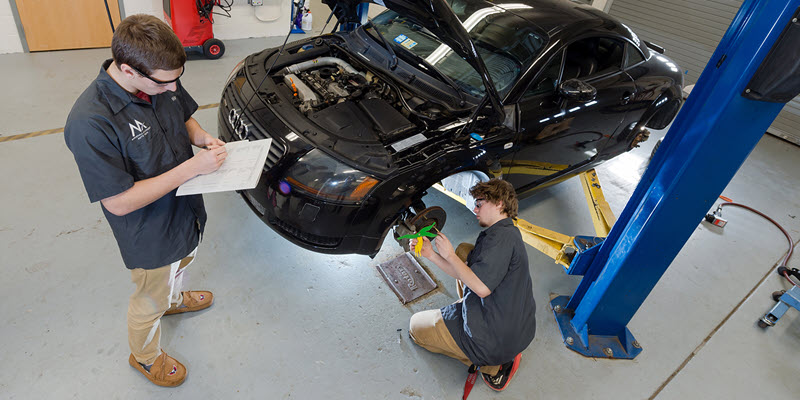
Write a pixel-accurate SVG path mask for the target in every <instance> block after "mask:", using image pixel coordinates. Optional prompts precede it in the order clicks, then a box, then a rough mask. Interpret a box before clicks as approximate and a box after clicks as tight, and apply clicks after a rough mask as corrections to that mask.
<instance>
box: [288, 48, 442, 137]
mask: <svg viewBox="0 0 800 400" xmlns="http://www.w3.org/2000/svg"><path fill="white" fill-rule="evenodd" d="M302 54H303V52H297V53H295V54H294V55H295V57H297V56H302ZM315 55H316V56H311V57H309V58H307V59H302V58H301V59H299V60H297V61H298V62H294V63H291V64H289V65H286V66H285V67H284V68H282V69H280V70H279V71H278V72H276V73H275V74H274V75H273V76H272V77H273V80H274V81H275V82H276V84H277V85H278V87H279V88H284V90H285V93H284V95H285V96H287V97H289V96H290V97H291V99H292V104H293V106H294V108H295V109H297V110H298V111H299V112H300V113H302V114H303V115H304V116H306V117H307V118H308V119H309V120H310V121H312V122H313V123H315V124H317V125H318V126H320V127H321V128H323V129H325V130H326V131H328V132H330V133H332V134H335V135H337V136H340V137H343V138H347V139H348V140H353V141H356V142H381V143H383V144H389V143H391V142H396V141H398V140H402V139H404V138H406V137H409V136H412V135H414V134H415V133H419V132H420V131H422V130H425V129H428V128H431V127H434V126H438V125H441V124H442V123H444V122H446V121H445V119H447V118H442V117H443V116H446V115H447V112H446V110H443V108H444V107H441V106H440V105H439V104H437V103H435V102H432V101H430V100H427V99H425V98H423V97H421V96H419V95H417V94H414V93H412V92H411V91H409V90H406V89H405V88H401V87H399V86H398V85H397V84H396V83H392V82H389V81H388V80H387V79H385V78H382V77H380V76H378V75H377V74H375V73H373V72H372V71H370V70H369V69H367V68H365V67H364V65H362V64H361V62H360V61H356V62H354V61H353V59H352V57H350V56H348V55H347V54H346V53H345V52H344V51H341V50H339V51H330V52H328V53H327V54H324V55H322V56H320V55H318V54H315ZM354 65H355V66H354ZM356 66H357V67H358V68H356Z"/></svg>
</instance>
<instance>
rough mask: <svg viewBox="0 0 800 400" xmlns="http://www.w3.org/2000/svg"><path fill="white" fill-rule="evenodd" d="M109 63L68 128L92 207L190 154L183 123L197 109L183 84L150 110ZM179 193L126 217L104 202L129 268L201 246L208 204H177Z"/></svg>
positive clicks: (188, 200)
mask: <svg viewBox="0 0 800 400" xmlns="http://www.w3.org/2000/svg"><path fill="white" fill-rule="evenodd" d="M110 64H111V60H107V61H106V62H104V63H103V66H102V69H101V70H100V74H98V75H97V78H96V79H95V80H94V81H93V82H92V84H91V85H89V87H88V88H87V89H86V90H85V91H84V92H83V94H81V96H80V97H79V98H78V100H77V101H76V102H75V105H74V106H73V107H72V111H70V113H69V117H68V118H67V123H66V126H65V128H64V139H65V141H66V142H67V147H69V149H70V150H71V151H72V154H73V155H74V156H75V162H76V163H77V164H78V169H79V171H80V174H81V178H82V179H83V185H84V187H85V188H86V193H87V194H88V195H89V200H90V201H91V202H96V201H99V200H102V199H105V198H107V197H111V196H114V195H117V194H120V193H122V192H124V191H126V190H128V189H130V188H131V187H132V186H133V183H134V182H136V181H140V180H143V179H147V178H152V177H154V176H158V175H161V174H163V173H165V172H167V171H169V170H171V169H172V168H175V167H177V166H178V165H179V164H180V163H182V162H184V161H186V160H188V159H189V158H191V157H192V155H193V153H192V147H191V142H190V141H189V134H188V132H187V130H186V125H185V122H186V121H188V120H189V118H191V116H192V114H194V112H195V111H196V110H197V103H196V102H195V101H194V99H192V97H191V96H190V95H189V94H188V93H186V91H185V90H184V89H183V87H182V86H181V83H180V81H178V82H177V89H176V91H175V92H169V91H168V92H164V93H161V94H158V95H155V96H150V99H151V101H152V104H151V103H148V102H146V101H144V100H142V99H140V98H138V97H136V96H134V95H132V94H130V93H128V92H127V91H126V90H125V89H123V88H122V87H121V86H119V85H118V84H117V83H116V82H115V81H114V80H113V79H112V78H111V76H109V75H108V73H107V72H106V68H108V66H109V65H110ZM176 191H177V189H176V190H173V191H172V192H170V193H167V194H166V195H164V196H163V197H161V198H160V199H158V200H156V201H154V202H153V203H151V204H149V205H147V206H146V207H143V208H141V209H139V210H136V211H133V212H131V213H129V214H127V215H125V216H122V217H118V216H116V215H114V214H112V213H110V212H109V211H108V210H106V209H105V207H102V203H101V207H102V209H103V213H104V214H105V216H106V219H107V220H108V224H109V225H111V230H112V231H113V232H114V237H116V239H117V243H118V244H119V249H120V253H122V259H123V261H124V262H125V266H127V267H128V268H130V269H134V268H144V269H153V268H158V267H161V266H164V265H167V264H171V263H173V262H175V261H178V260H180V259H181V258H182V257H184V256H186V255H187V254H189V252H191V251H192V250H194V248H195V247H196V246H197V244H198V242H199V239H200V235H201V234H202V231H203V228H204V227H205V223H206V211H205V207H204V206H203V198H202V196H200V195H194V196H181V197H177V196H175V193H176Z"/></svg>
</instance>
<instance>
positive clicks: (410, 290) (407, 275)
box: [377, 253, 436, 304]
mask: <svg viewBox="0 0 800 400" xmlns="http://www.w3.org/2000/svg"><path fill="white" fill-rule="evenodd" d="M377 268H378V271H379V272H380V273H381V276H382V277H383V279H384V280H385V281H386V283H388V284H389V287H390V288H392V291H394V293H395V294H396V295H397V297H398V298H399V299H400V301H401V302H402V303H403V304H406V303H408V302H409V301H412V300H414V299H417V298H419V297H420V296H422V295H424V294H425V293H428V292H430V291H431V290H433V289H436V282H434V281H433V279H431V277H430V276H429V275H428V274H427V273H426V272H425V270H424V269H423V268H422V267H421V266H420V265H419V263H418V262H417V260H416V259H415V258H414V256H412V255H411V253H403V254H401V255H400V256H398V257H397V258H395V259H394V260H391V261H387V262H385V263H382V264H380V265H378V266H377Z"/></svg>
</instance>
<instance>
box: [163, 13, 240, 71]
mask: <svg viewBox="0 0 800 400" xmlns="http://www.w3.org/2000/svg"><path fill="white" fill-rule="evenodd" d="M232 6H233V0H164V17H165V19H166V21H167V23H169V25H170V26H171V27H172V30H173V31H175V34H176V35H178V39H180V40H181V44H183V48H184V50H185V51H186V52H187V53H199V54H202V55H203V56H205V57H206V58H208V59H211V60H216V59H218V58H220V57H222V55H223V54H225V44H224V43H222V41H221V40H219V39H217V38H215V37H214V28H213V27H212V25H213V24H214V15H222V16H225V17H228V18H230V17H231V14H230V10H231V7H232ZM215 7H216V8H218V9H219V10H221V11H222V12H223V13H224V14H223V13H219V12H215V11H214V8H215Z"/></svg>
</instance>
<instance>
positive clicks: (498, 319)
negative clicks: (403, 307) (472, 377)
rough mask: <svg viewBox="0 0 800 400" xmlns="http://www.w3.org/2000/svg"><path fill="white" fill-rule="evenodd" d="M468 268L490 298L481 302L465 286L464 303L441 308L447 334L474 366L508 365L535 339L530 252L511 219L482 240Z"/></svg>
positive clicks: (479, 236) (492, 230) (493, 229)
mask: <svg viewBox="0 0 800 400" xmlns="http://www.w3.org/2000/svg"><path fill="white" fill-rule="evenodd" d="M467 265H468V266H469V267H470V268H471V269H472V271H473V272H475V275H477V276H478V278H480V280H481V281H482V282H483V283H484V284H485V285H486V286H487V287H488V288H489V290H491V291H492V293H491V294H490V295H488V296H486V297H484V298H481V297H480V296H478V295H477V294H475V292H473V291H472V289H470V288H468V287H465V288H464V297H463V299H464V300H463V301H462V302H459V303H454V304H451V305H449V306H447V307H444V308H442V309H441V311H442V317H443V318H444V322H445V325H446V326H447V330H448V331H449V332H450V335H452V336H453V339H455V342H456V344H458V347H460V348H461V350H463V351H464V354H466V355H467V357H469V359H470V361H472V363H474V364H475V365H479V366H484V365H486V366H489V365H500V364H503V363H506V362H509V361H511V360H512V359H514V356H516V355H517V354H519V353H521V352H522V351H523V350H525V348H526V347H528V345H529V344H530V343H531V341H533V337H534V335H535V334H536V302H535V301H534V300H533V283H532V281H531V274H530V271H529V269H528V252H527V249H526V248H525V243H524V242H523V241H522V235H521V234H520V233H519V229H517V227H515V226H514V222H513V221H511V218H506V219H503V220H500V221H497V222H496V223H495V224H494V225H492V226H490V227H489V228H486V229H485V230H484V231H483V232H481V233H480V235H478V240H477V241H476V242H475V249H473V250H472V252H471V253H470V254H469V257H468V258H467Z"/></svg>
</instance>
